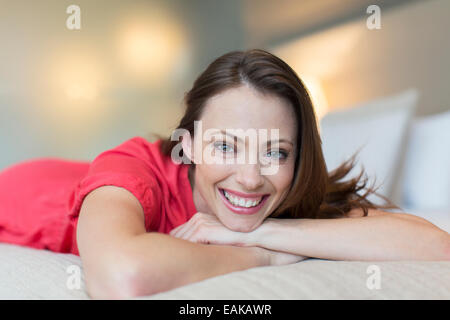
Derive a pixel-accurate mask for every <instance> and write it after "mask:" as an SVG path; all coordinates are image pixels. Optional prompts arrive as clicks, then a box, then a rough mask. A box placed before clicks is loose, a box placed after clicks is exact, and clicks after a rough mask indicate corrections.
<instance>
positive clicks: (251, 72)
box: [154, 49, 398, 219]
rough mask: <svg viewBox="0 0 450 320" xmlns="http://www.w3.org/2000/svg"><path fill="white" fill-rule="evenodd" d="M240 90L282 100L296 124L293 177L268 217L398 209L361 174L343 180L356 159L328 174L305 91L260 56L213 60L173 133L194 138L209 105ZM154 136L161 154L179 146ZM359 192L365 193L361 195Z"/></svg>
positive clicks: (282, 66)
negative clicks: (378, 200) (373, 197)
mask: <svg viewBox="0 0 450 320" xmlns="http://www.w3.org/2000/svg"><path fill="white" fill-rule="evenodd" d="M243 84H247V85H249V86H251V87H252V88H254V89H256V90H257V91H259V92H261V93H263V94H270V95H275V96H278V97H281V98H284V99H287V100H288V101H289V102H290V105H291V106H292V108H293V109H294V111H295V116H296V120H297V124H298V126H297V127H298V133H297V135H298V139H297V149H296V150H297V151H298V152H297V157H296V160H295V169H294V177H293V180H292V183H291V185H290V190H289V192H288V194H287V196H286V198H285V200H284V201H283V202H282V203H281V204H280V205H279V206H278V207H277V208H276V209H275V210H274V211H273V212H272V214H271V215H270V217H272V218H291V219H292V218H338V217H346V216H347V214H348V212H350V211H351V210H352V209H354V208H361V209H362V210H363V215H364V216H367V214H368V209H371V208H372V209H380V208H383V209H390V208H398V207H397V206H395V205H394V204H392V202H390V201H389V200H388V199H387V198H385V197H383V196H381V195H379V194H377V193H376V189H375V188H374V186H371V187H368V186H367V182H368V178H367V176H366V175H365V174H364V168H362V170H361V172H360V174H359V175H358V176H357V177H355V178H353V179H347V180H343V179H344V178H345V177H346V176H347V174H348V173H349V172H350V171H351V170H352V169H353V168H354V166H355V158H356V153H355V154H354V155H353V156H352V157H350V158H349V159H348V160H347V161H345V162H344V163H342V164H341V165H340V166H339V167H338V168H336V169H335V170H333V171H332V172H328V171H327V167H326V163H325V159H324V156H323V153H322V141H321V139H320V135H319V131H318V128H317V121H316V115H315V113H314V108H313V104H312V101H311V98H310V96H309V94H308V91H307V89H306V87H305V85H304V84H303V82H302V81H301V80H300V78H299V76H298V75H297V74H296V72H295V71H294V70H292V68H291V67H289V65H288V64H287V63H285V62H284V61H283V60H281V59H280V58H278V57H277V56H275V55H273V54H271V53H269V52H267V51H265V50H262V49H251V50H247V51H232V52H229V53H226V54H224V55H222V56H221V57H219V58H217V59H216V60H214V61H213V62H212V63H211V64H210V65H209V66H208V67H207V68H206V69H205V70H204V71H203V72H202V73H201V74H200V76H199V77H198V78H197V79H196V80H195V82H194V84H193V86H192V88H191V90H190V91H188V92H186V93H185V95H184V105H185V107H186V110H185V113H184V116H183V117H182V119H181V121H180V123H179V125H178V127H177V128H179V129H186V130H188V131H189V133H190V135H191V137H193V136H194V121H198V120H200V117H201V115H202V112H203V109H204V108H205V105H206V102H207V101H208V99H210V98H211V97H213V96H215V95H217V94H219V93H221V92H223V91H225V90H227V89H231V88H236V87H239V86H242V85H243ZM154 136H156V137H157V138H159V139H161V140H162V141H161V144H160V147H161V151H162V153H163V154H165V155H171V152H172V149H173V148H174V147H175V146H176V145H177V144H178V141H172V140H171V139H170V137H169V138H163V137H161V136H160V135H154ZM180 155H182V151H181V154H180ZM191 165H194V166H195V164H191ZM361 190H365V192H364V193H363V194H360V191H361ZM372 193H374V194H376V195H377V196H379V197H380V198H382V199H384V201H385V204H384V205H376V204H374V203H372V202H371V201H369V200H368V199H367V197H368V195H369V194H372Z"/></svg>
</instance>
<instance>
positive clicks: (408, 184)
mask: <svg viewBox="0 0 450 320" xmlns="http://www.w3.org/2000/svg"><path fill="white" fill-rule="evenodd" d="M406 155H407V156H406V163H405V168H404V172H403V184H402V185H403V188H402V190H403V193H402V198H403V203H402V204H403V206H404V207H407V208H414V209H445V208H446V209H448V211H449V213H450V111H447V112H443V113H440V114H436V115H432V116H427V117H422V118H417V119H415V120H414V121H413V124H412V127H411V132H410V138H409V142H408V149H407V153H406Z"/></svg>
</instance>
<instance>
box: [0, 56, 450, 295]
mask: <svg viewBox="0 0 450 320" xmlns="http://www.w3.org/2000/svg"><path fill="white" fill-rule="evenodd" d="M185 103H186V107H187V109H186V112H185V115H184V117H183V118H182V120H181V122H180V124H179V126H178V128H177V129H178V131H176V132H177V134H178V133H179V132H180V131H181V132H182V134H181V136H179V137H178V138H179V139H175V141H172V140H173V139H159V140H157V141H156V142H154V143H150V142H148V141H147V140H145V139H143V138H140V137H135V138H132V139H130V140H128V141H126V142H124V143H122V144H121V145H119V146H118V147H116V148H114V149H111V150H108V151H105V152H103V153H101V154H100V155H99V156H98V157H96V158H95V159H94V161H93V162H92V163H85V162H73V161H66V160H61V159H39V160H38V159H35V160H34V161H29V162H25V163H21V164H18V165H15V166H12V167H10V168H8V169H6V170H4V171H3V172H2V173H1V175H0V191H1V192H0V194H1V195H0V197H1V198H0V204H1V206H2V208H3V212H5V214H2V215H1V217H0V219H1V220H0V241H3V242H9V243H16V244H20V245H26V246H31V247H35V248H42V249H49V250H52V251H56V252H70V253H74V254H79V255H80V257H81V259H82V262H83V268H84V272H85V278H86V284H87V289H88V292H89V294H90V295H91V297H93V298H124V297H131V296H139V295H149V294H153V293H157V292H161V291H165V290H169V289H173V288H176V287H179V286H182V285H186V284H188V283H192V282H196V281H200V280H203V279H206V278H209V277H213V276H217V275H220V274H225V273H229V272H233V271H237V270H244V269H248V268H252V267H257V266H265V265H281V264H288V263H295V262H298V261H301V260H304V259H306V258H307V257H315V258H322V259H335V260H404V259H407V260H448V259H450V240H449V234H447V233H446V232H444V231H442V230H440V229H439V228H437V227H436V226H434V225H433V224H431V223H430V222H428V221H426V220H424V219H422V218H419V217H415V216H413V215H410V214H406V213H395V214H393V213H389V212H386V211H383V210H382V209H389V208H392V207H393V206H389V205H386V206H376V205H374V204H373V203H371V202H370V201H368V200H367V199H366V198H367V196H368V195H369V194H370V193H372V192H374V191H373V189H371V188H368V189H367V191H366V193H365V194H363V195H360V194H359V191H360V190H362V189H364V188H365V185H366V180H364V181H363V183H362V184H360V182H361V176H362V173H361V175H360V176H359V177H358V178H356V179H351V180H349V181H341V180H342V178H344V177H345V176H346V175H347V173H348V172H349V171H350V170H351V169H352V167H353V161H351V162H350V161H348V162H346V163H344V164H343V165H342V166H341V167H339V168H338V169H336V170H335V171H333V172H332V173H330V174H329V173H328V172H327V168H326V165H325V161H324V158H323V154H322V150H321V141H320V138H319V134H318V130H317V124H316V119H315V115H314V111H313V107H312V104H311V100H310V98H309V96H308V93H307V91H306V89H305V87H304V86H303V84H302V82H301V81H300V79H299V78H298V77H297V75H296V74H295V72H294V71H293V70H292V69H291V68H290V67H289V66H288V65H287V64H286V63H284V62H283V61H282V60H280V59H279V58H277V57H276V56H274V55H272V54H270V53H268V52H266V51H263V50H249V51H246V52H240V51H239V52H238V51H236V52H230V53H228V54H225V55H223V56H222V57H219V58H218V59H216V60H215V61H214V62H213V63H211V64H210V65H209V66H208V68H207V69H206V70H205V71H204V72H203V73H202V74H201V75H200V76H199V77H198V78H197V80H196V81H195V83H194V85H193V88H192V89H191V90H190V91H189V92H188V93H187V94H186V96H185ZM198 123H200V124H201V126H202V132H201V133H199V132H196V128H197V127H198V126H196V124H198ZM203 130H204V131H205V132H209V133H210V137H209V138H208V139H205V135H204V134H203ZM239 130H242V131H239ZM261 130H269V131H275V132H276V133H277V135H275V139H272V137H273V136H272V135H270V138H267V135H266V137H264V135H258V139H257V143H258V144H257V146H256V147H255V145H253V147H251V146H250V143H248V142H249V141H247V139H246V138H247V137H246V136H245V135H242V134H235V135H233V134H231V133H230V132H234V133H236V132H241V133H242V132H245V133H248V132H250V133H251V132H257V133H259V132H260V131H261ZM199 137H200V139H199ZM173 138H177V137H176V135H173ZM269 139H270V141H269ZM248 140H250V138H249V139H248ZM205 150H207V151H208V152H205ZM246 151H248V152H249V158H250V156H251V155H253V156H254V155H258V161H250V160H247V158H246V156H245V153H246ZM204 155H207V156H208V157H209V160H212V161H202V160H204V159H203V156H204ZM242 155H244V161H243V162H239V161H235V160H237V159H238V158H239V159H242V157H241V156H242ZM180 157H181V158H182V159H183V163H180V162H179V159H180ZM224 160H225V162H224ZM186 162H188V163H186ZM267 168H269V169H270V168H272V169H273V168H275V169H276V170H272V171H271V170H266V171H265V174H263V171H264V170H263V169H267ZM19 191H20V192H19ZM151 231H157V232H151Z"/></svg>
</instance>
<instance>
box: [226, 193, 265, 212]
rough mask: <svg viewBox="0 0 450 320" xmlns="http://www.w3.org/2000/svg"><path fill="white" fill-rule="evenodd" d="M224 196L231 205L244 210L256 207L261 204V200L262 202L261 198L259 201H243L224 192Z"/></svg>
mask: <svg viewBox="0 0 450 320" xmlns="http://www.w3.org/2000/svg"><path fill="white" fill-rule="evenodd" d="M224 194H225V197H226V198H227V199H228V200H229V201H230V202H231V203H232V204H233V205H235V206H239V207H245V208H249V207H254V206H257V205H258V204H259V203H260V202H261V200H262V198H261V199H259V200H245V199H243V198H239V197H234V196H232V195H231V194H229V193H228V192H226V191H225V190H224Z"/></svg>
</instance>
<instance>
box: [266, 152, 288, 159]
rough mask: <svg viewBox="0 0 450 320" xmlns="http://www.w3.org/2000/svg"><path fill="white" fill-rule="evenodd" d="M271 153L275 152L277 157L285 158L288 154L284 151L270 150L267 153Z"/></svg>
mask: <svg viewBox="0 0 450 320" xmlns="http://www.w3.org/2000/svg"><path fill="white" fill-rule="evenodd" d="M273 153H276V154H277V155H276V157H277V158H278V159H286V158H287V156H288V153H287V152H285V151H270V152H269V153H268V154H273Z"/></svg>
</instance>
